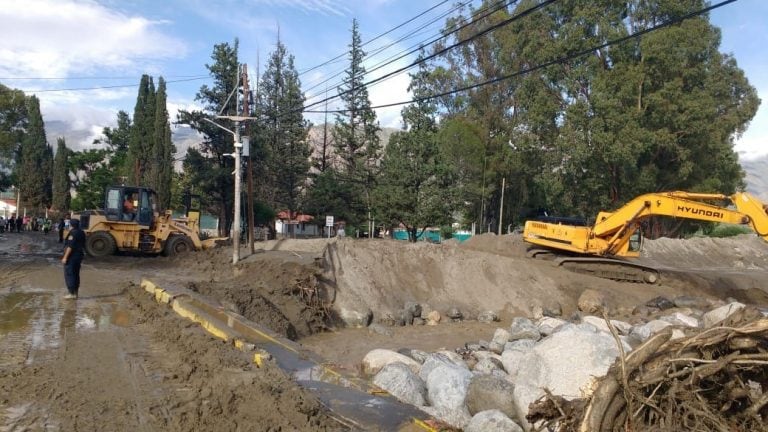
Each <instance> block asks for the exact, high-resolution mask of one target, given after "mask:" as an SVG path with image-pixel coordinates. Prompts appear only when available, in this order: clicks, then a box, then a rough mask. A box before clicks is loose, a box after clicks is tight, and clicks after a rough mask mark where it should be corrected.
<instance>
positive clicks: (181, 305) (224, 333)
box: [171, 299, 236, 342]
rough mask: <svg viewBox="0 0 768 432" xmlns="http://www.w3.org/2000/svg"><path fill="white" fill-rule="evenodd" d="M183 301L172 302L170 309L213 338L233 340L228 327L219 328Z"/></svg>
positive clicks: (233, 337) (233, 336)
mask: <svg viewBox="0 0 768 432" xmlns="http://www.w3.org/2000/svg"><path fill="white" fill-rule="evenodd" d="M185 303H186V302H185V301H182V300H179V299H176V300H174V301H173V302H172V304H171V308H172V309H173V310H174V311H175V312H176V313H177V314H179V315H180V316H182V317H184V318H187V319H190V320H192V321H194V322H196V323H198V324H200V326H201V327H203V328H204V329H205V330H206V331H207V332H208V333H210V334H212V335H213V336H215V337H217V338H219V339H222V340H225V341H227V342H229V341H232V340H234V339H235V336H236V335H235V334H234V332H232V331H231V329H230V328H229V327H224V328H221V327H220V326H218V325H217V324H216V323H214V322H213V321H212V320H211V319H209V318H208V317H206V316H204V315H203V314H202V313H199V312H195V311H194V310H193V308H192V307H190V306H188V305H186V304H185Z"/></svg>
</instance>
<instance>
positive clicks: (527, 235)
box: [523, 192, 768, 257]
mask: <svg viewBox="0 0 768 432" xmlns="http://www.w3.org/2000/svg"><path fill="white" fill-rule="evenodd" d="M708 201H730V202H731V203H733V205H734V206H735V207H736V209H735V210H734V209H729V208H727V207H723V206H717V205H713V204H710V203H708ZM766 209H768V207H766V206H765V205H764V204H763V203H761V202H760V201H759V200H758V199H756V198H755V197H753V196H752V195H750V194H748V193H746V192H738V193H735V194H733V195H731V196H727V195H721V194H700V193H689V192H663V193H651V194H646V195H641V196H639V197H637V198H635V199H633V200H632V201H630V202H628V203H627V204H625V205H624V206H622V207H621V208H619V209H618V210H616V211H614V212H600V213H599V214H598V218H597V221H596V222H595V225H594V226H593V227H580V226H570V225H563V224H554V223H547V222H539V221H528V222H526V224H525V229H524V231H523V237H524V239H525V241H527V242H529V243H532V244H536V245H539V246H545V247H548V248H551V249H556V250H561V251H568V252H572V253H576V254H585V255H599V256H626V257H632V256H638V255H639V248H637V247H632V246H635V245H632V244H631V240H632V236H633V235H634V234H635V232H636V231H637V229H638V228H639V226H640V223H641V222H642V221H643V220H645V219H647V218H649V217H651V216H669V217H674V218H685V219H692V220H700V221H708V222H720V223H729V224H743V225H749V226H750V227H751V228H752V229H753V230H754V231H755V232H756V233H757V234H758V235H759V236H761V237H762V238H763V239H764V240H766V241H768V213H767V210H766Z"/></svg>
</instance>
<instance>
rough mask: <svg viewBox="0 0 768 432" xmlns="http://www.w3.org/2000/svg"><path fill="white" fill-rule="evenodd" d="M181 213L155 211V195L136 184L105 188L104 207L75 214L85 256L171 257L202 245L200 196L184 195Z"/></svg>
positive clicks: (197, 248) (199, 247) (201, 247)
mask: <svg viewBox="0 0 768 432" xmlns="http://www.w3.org/2000/svg"><path fill="white" fill-rule="evenodd" d="M184 201H185V202H184V206H185V207H186V209H185V216H184V217H182V218H177V219H174V218H173V217H172V212H171V211H170V210H166V211H165V212H164V213H162V214H161V213H158V211H157V194H156V193H155V192H154V191H153V190H152V189H150V188H146V187H138V186H114V187H109V188H107V190H106V193H105V199H104V208H103V209H101V210H89V211H84V212H81V213H79V214H75V215H74V216H73V218H75V219H79V220H80V228H81V229H82V230H83V231H85V235H86V241H85V250H86V252H87V253H88V255H91V256H94V257H102V256H107V255H112V254H114V253H115V252H117V251H121V252H132V253H143V254H161V253H162V254H163V255H166V256H172V255H177V254H181V253H184V252H189V251H196V250H201V249H203V248H204V244H203V242H202V241H201V240H200V235H199V231H200V197H199V196H196V195H190V194H187V195H186V196H185V198H184Z"/></svg>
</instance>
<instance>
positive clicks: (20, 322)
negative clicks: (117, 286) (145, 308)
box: [0, 288, 133, 432]
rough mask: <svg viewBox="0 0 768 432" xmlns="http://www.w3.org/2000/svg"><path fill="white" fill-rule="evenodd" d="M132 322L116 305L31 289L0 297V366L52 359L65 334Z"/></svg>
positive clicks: (125, 325)
mask: <svg viewBox="0 0 768 432" xmlns="http://www.w3.org/2000/svg"><path fill="white" fill-rule="evenodd" d="M30 291H31V292H30ZM132 322H133V318H132V316H131V314H130V313H129V312H128V311H127V310H125V309H122V308H120V307H119V304H118V303H117V302H109V303H104V302H101V301H93V300H87V299H83V300H80V301H77V302H70V301H66V300H63V299H62V298H61V296H60V295H58V294H56V295H53V294H51V293H50V292H39V291H37V290H36V289H34V288H30V290H25V291H22V292H11V293H3V294H0V342H2V343H0V367H2V366H10V365H20V364H27V365H29V364H33V363H35V362H37V361H41V360H45V359H47V358H50V357H51V356H56V355H57V354H56V352H57V348H60V347H61V346H62V344H63V343H64V341H65V339H66V337H67V335H71V334H75V333H85V332H92V331H109V330H110V329H113V328H115V327H127V326H130V325H131V324H132ZM0 432H2V431H1V430H0Z"/></svg>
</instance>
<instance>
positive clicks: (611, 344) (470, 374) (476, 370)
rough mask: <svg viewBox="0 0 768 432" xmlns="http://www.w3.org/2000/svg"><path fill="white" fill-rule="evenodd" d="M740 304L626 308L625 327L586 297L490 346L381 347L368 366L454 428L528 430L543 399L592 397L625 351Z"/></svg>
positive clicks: (389, 387) (502, 333)
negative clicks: (572, 309) (532, 409)
mask: <svg viewBox="0 0 768 432" xmlns="http://www.w3.org/2000/svg"><path fill="white" fill-rule="evenodd" d="M742 307H744V305H743V304H741V303H737V302H732V303H728V304H725V303H724V302H720V303H712V302H709V301H706V300H701V299H692V298H686V297H680V298H677V299H673V300H668V299H663V298H657V299H653V300H652V301H650V302H648V303H647V304H645V305H642V306H639V307H637V308H635V309H634V310H633V311H625V312H629V314H628V315H627V317H626V319H625V320H619V319H610V320H606V318H604V311H605V308H606V305H605V301H604V299H603V298H602V297H601V296H600V295H599V294H598V293H596V292H594V291H590V290H587V291H586V292H585V293H584V295H583V296H582V298H580V300H579V310H580V312H578V313H576V314H574V316H572V317H569V319H567V320H566V319H563V318H562V317H556V316H543V314H540V316H536V317H533V319H529V318H524V317H518V318H514V319H513V320H512V322H511V324H510V325H509V326H508V327H505V328H497V329H496V330H495V332H494V333H493V337H492V338H491V340H490V341H476V342H469V343H467V344H465V346H464V347H462V348H460V349H457V350H456V351H438V352H434V353H427V352H423V351H418V350H413V349H405V348H404V349H401V350H399V351H397V352H395V351H391V350H383V349H375V350H373V351H370V352H369V353H368V354H367V355H366V356H365V358H364V359H363V365H362V368H363V371H364V373H366V374H368V375H369V376H371V377H372V381H373V383H374V384H375V385H377V386H379V387H380V388H382V389H384V390H386V391H388V392H389V393H390V394H392V395H393V396H395V397H396V398H398V399H399V400H401V401H403V402H406V403H409V404H412V405H415V406H418V407H419V408H421V409H422V410H424V411H425V412H427V413H428V414H430V415H431V416H433V417H435V418H437V419H439V420H441V421H443V422H445V423H447V424H449V425H450V426H452V427H455V428H460V429H463V430H465V431H490V432H493V431H519V430H529V429H530V428H531V427H532V425H531V424H529V423H528V421H527V419H526V415H527V414H528V407H529V404H530V403H531V402H534V401H536V400H537V399H539V398H540V397H542V396H544V395H545V393H546V392H550V393H551V394H552V395H555V396H562V397H564V398H566V399H569V400H570V399H575V398H582V397H587V396H589V395H590V394H591V393H592V392H593V391H594V388H595V385H596V383H597V379H598V378H600V377H602V376H603V375H605V374H606V373H607V371H608V368H609V367H610V366H611V365H612V364H613V363H614V361H615V360H616V358H617V357H618V356H619V355H620V353H621V352H622V351H623V353H624V354H625V355H626V354H627V353H629V352H631V351H632V349H633V347H636V346H638V345H639V344H641V343H642V342H643V341H644V340H646V339H647V338H649V337H650V336H651V335H653V334H655V333H657V332H660V331H667V330H668V329H667V328H670V329H672V331H673V333H674V334H673V337H682V336H684V335H685V334H686V333H687V332H692V331H698V330H697V329H700V328H705V327H710V326H713V325H715V324H717V323H718V322H720V321H721V320H723V319H725V318H726V317H728V316H729V315H730V314H732V313H733V312H735V311H736V310H738V309H740V308H742ZM705 311H706V312H705ZM549 312H550V313H547V315H554V314H553V313H551V310H550V311H549ZM612 315H614V316H615V315H616V314H612ZM609 323H610V324H609Z"/></svg>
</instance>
